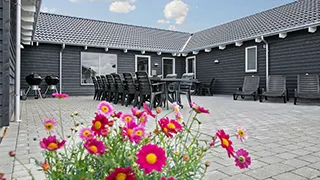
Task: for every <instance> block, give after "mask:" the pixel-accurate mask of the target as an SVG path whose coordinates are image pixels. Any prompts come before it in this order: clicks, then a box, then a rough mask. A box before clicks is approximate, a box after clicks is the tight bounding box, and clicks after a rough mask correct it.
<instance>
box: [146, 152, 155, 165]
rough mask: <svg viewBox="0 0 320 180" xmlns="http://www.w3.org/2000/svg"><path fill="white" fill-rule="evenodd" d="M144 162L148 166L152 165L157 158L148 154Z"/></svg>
mask: <svg viewBox="0 0 320 180" xmlns="http://www.w3.org/2000/svg"><path fill="white" fill-rule="evenodd" d="M146 161H147V162H148V163H149V164H154V163H156V161H157V156H156V155H155V154H153V153H150V154H148V155H147V156H146Z"/></svg>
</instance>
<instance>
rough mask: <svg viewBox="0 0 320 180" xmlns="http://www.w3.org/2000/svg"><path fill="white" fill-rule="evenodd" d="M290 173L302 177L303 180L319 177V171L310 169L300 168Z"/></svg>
mask: <svg viewBox="0 0 320 180" xmlns="http://www.w3.org/2000/svg"><path fill="white" fill-rule="evenodd" d="M292 172H293V173H295V174H297V175H300V176H303V177H305V178H309V179H312V178H316V177H318V176H320V171H318V170H315V169H313V168H310V167H302V168H299V169H296V170H294V171H292Z"/></svg>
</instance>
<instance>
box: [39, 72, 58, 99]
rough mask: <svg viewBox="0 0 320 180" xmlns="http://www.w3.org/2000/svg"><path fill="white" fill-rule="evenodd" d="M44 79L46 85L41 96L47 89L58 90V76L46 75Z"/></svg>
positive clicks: (44, 95)
mask: <svg viewBox="0 0 320 180" xmlns="http://www.w3.org/2000/svg"><path fill="white" fill-rule="evenodd" d="M45 81H46V83H47V85H48V87H47V89H46V91H45V93H44V94H43V95H42V96H43V97H46V95H47V92H48V91H49V90H52V91H54V92H55V93H57V92H58V89H57V84H58V83H59V77H58V76H56V75H51V76H47V77H46V78H45Z"/></svg>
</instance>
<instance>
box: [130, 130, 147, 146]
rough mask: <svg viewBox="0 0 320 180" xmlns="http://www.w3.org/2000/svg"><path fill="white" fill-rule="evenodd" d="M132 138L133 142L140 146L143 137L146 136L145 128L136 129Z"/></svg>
mask: <svg viewBox="0 0 320 180" xmlns="http://www.w3.org/2000/svg"><path fill="white" fill-rule="evenodd" d="M131 136H132V140H133V141H134V142H135V143H136V144H140V142H141V140H142V139H143V137H144V136H145V130H144V127H141V126H138V127H135V128H134V129H133V132H132V134H131Z"/></svg>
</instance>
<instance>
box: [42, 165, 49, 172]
mask: <svg viewBox="0 0 320 180" xmlns="http://www.w3.org/2000/svg"><path fill="white" fill-rule="evenodd" d="M42 168H43V169H44V170H46V171H47V170H49V168H50V166H49V164H43V166H42Z"/></svg>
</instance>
